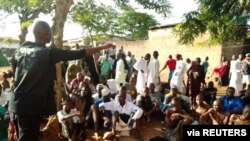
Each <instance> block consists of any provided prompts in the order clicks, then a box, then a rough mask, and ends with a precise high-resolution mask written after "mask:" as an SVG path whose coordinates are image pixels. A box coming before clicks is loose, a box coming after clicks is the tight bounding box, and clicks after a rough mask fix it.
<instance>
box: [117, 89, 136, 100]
mask: <svg viewBox="0 0 250 141" xmlns="http://www.w3.org/2000/svg"><path fill="white" fill-rule="evenodd" d="M119 94H125V95H126V101H129V102H133V101H132V97H131V95H130V94H127V87H126V86H122V87H121V89H120V91H119ZM118 100H119V95H116V96H115V101H118Z"/></svg>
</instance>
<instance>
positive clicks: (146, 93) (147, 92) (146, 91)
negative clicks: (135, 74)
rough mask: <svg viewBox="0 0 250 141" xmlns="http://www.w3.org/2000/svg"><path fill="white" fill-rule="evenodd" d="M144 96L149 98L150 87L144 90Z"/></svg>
mask: <svg viewBox="0 0 250 141" xmlns="http://www.w3.org/2000/svg"><path fill="white" fill-rule="evenodd" d="M143 95H144V96H145V97H146V96H149V88H148V87H145V88H144V90H143Z"/></svg>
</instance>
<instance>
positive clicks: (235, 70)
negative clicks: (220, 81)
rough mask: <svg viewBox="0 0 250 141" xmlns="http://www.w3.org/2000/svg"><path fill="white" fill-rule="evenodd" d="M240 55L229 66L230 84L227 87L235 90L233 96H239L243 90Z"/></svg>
mask: <svg viewBox="0 0 250 141" xmlns="http://www.w3.org/2000/svg"><path fill="white" fill-rule="evenodd" d="M241 60H242V55H239V58H238V59H237V60H234V61H233V62H232V61H231V66H230V72H231V77H230V82H229V86H230V87H234V88H235V94H236V95H239V92H240V91H241V90H243V83H242V63H241Z"/></svg>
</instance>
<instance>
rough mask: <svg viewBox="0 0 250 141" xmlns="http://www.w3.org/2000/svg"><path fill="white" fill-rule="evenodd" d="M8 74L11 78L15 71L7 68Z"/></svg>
mask: <svg viewBox="0 0 250 141" xmlns="http://www.w3.org/2000/svg"><path fill="white" fill-rule="evenodd" d="M6 73H7V75H8V78H11V77H13V76H14V74H13V72H12V71H11V70H7V72H6Z"/></svg>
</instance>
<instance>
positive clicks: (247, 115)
mask: <svg viewBox="0 0 250 141" xmlns="http://www.w3.org/2000/svg"><path fill="white" fill-rule="evenodd" d="M228 124H229V125H250V106H249V105H247V106H245V107H244V109H243V113H242V115H237V114H232V115H231V117H230V120H229V123H228Z"/></svg>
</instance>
